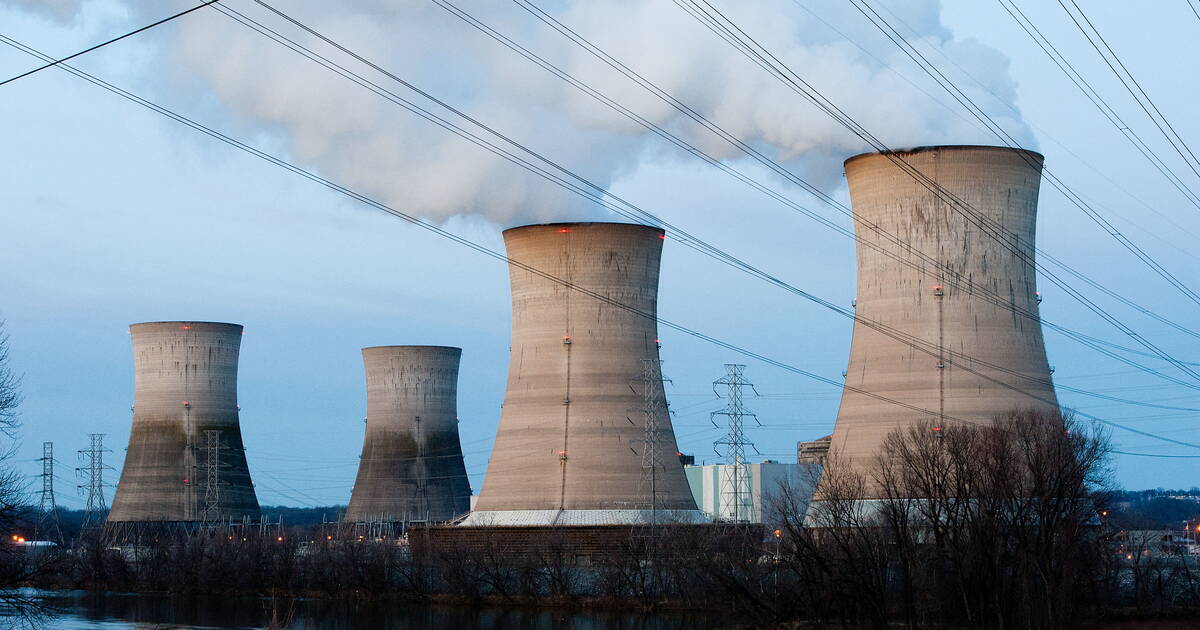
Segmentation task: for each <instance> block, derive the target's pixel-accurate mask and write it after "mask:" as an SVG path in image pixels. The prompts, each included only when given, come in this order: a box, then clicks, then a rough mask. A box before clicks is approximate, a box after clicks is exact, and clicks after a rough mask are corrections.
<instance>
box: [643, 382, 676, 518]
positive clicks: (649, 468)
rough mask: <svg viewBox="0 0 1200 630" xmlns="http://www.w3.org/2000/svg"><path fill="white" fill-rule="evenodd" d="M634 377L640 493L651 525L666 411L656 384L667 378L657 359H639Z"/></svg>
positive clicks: (656, 496) (654, 511) (660, 462)
mask: <svg viewBox="0 0 1200 630" xmlns="http://www.w3.org/2000/svg"><path fill="white" fill-rule="evenodd" d="M637 380H638V382H639V383H641V385H642V418H643V420H644V422H645V427H646V428H645V434H644V437H643V439H642V480H641V483H640V485H641V494H642V496H643V497H644V502H645V505H646V506H647V507H649V508H650V523H651V525H654V524H657V523H658V494H659V492H658V472H659V471H660V470H662V467H663V465H662V442H663V434H664V433H665V429H664V427H663V422H662V420H663V417H664V415H665V414H666V412H667V405H666V401H665V400H664V399H663V396H661V395H660V391H661V390H660V387H659V384H660V383H664V382H670V381H669V380H666V379H664V378H663V376H662V362H661V361H659V360H658V359H642V376H641V378H639V379H637Z"/></svg>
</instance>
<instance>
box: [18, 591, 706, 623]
mask: <svg viewBox="0 0 1200 630" xmlns="http://www.w3.org/2000/svg"><path fill="white" fill-rule="evenodd" d="M28 593H29V594H30V595H32V596H34V597H36V598H37V599H38V600H40V601H42V602H44V603H45V604H48V605H49V606H51V607H53V609H54V612H53V613H52V616H50V617H48V618H47V619H45V620H44V621H43V622H42V624H40V627H42V628H47V629H49V628H53V629H55V630H91V629H104V630H118V629H121V630H123V629H126V628H128V629H137V630H160V629H162V630H165V629H168V628H170V629H193V628H196V629H199V628H265V627H267V625H268V624H269V623H270V620H271V618H272V615H275V616H276V617H277V618H282V619H285V620H288V622H287V623H285V624H284V625H281V626H277V627H280V628H287V629H288V630H300V629H321V630H325V629H328V630H360V629H363V630H365V629H371V630H393V629H396V630H398V629H401V628H403V629H405V630H408V629H413V628H435V629H437V630H457V629H458V628H497V629H500V630H700V629H702V628H711V627H714V626H719V625H722V624H720V623H719V621H718V619H716V618H714V617H712V616H710V615H704V614H699V613H661V614H654V615H647V614H638V613H615V612H606V611H597V610H588V611H564V610H558V609H536V608H495V607H486V608H473V607H467V606H442V605H436V606H435V605H419V604H359V605H353V604H346V603H341V602H327V601H321V600H311V599H302V600H295V601H272V600H270V599H256V598H242V599H231V598H201V597H189V598H179V597H170V596H165V595H139V594H128V593H88V592H84V591H28ZM19 621H20V619H19V618H18V617H17V616H16V615H15V614H14V613H12V612H11V611H10V612H7V613H5V612H3V611H0V627H19V626H18V625H16V624H17V623H18V622H19Z"/></svg>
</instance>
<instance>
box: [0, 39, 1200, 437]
mask: <svg viewBox="0 0 1200 630" xmlns="http://www.w3.org/2000/svg"><path fill="white" fill-rule="evenodd" d="M0 41H4V42H5V43H7V44H9V45H10V46H13V47H15V48H17V49H19V50H22V51H23V52H26V53H27V54H31V55H34V56H39V57H43V58H45V57H46V56H45V55H44V53H40V52H38V51H36V50H34V49H32V48H30V47H28V46H26V45H24V44H21V43H20V42H17V41H16V40H13V39H12V38H9V37H7V36H3V35H0ZM58 67H60V68H62V69H64V70H66V71H68V72H71V73H72V74H74V75H76V76H78V77H80V78H83V79H85V80H87V81H89V82H91V83H93V84H94V85H97V86H99V87H102V88H104V89H106V90H109V91H112V92H114V93H116V94H118V95H119V96H122V97H123V98H126V99H127V100H130V101H132V102H134V103H136V104H138V105H140V106H142V107H145V108H147V109H150V110H151V111H154V112H156V113H159V114H161V115H163V116H166V117H168V118H171V119H172V120H175V121H176V122H179V123H180V124H183V125H186V126H188V127H191V128H192V129H194V130H196V131H199V132H201V133H204V134H205V135H208V136H210V137H212V138H214V139H216V140H219V141H221V142H224V143H226V144H229V145H230V146H233V147H235V148H237V149H239V150H242V151H244V152H246V153H249V154H251V155H253V156H255V157H258V158H260V159H262V160H264V161H267V162H269V163H271V164H273V165H275V166H278V167H280V168H283V169H285V170H288V171H290V172H292V173H294V174H296V175H299V176H301V177H304V178H305V179H308V180H310V181H312V182H314V183H317V184H320V185H322V186H324V187H326V188H329V189H331V190H333V191H335V192H339V193H341V194H343V195H345V196H347V197H350V198H352V199H355V200H356V201H359V202H360V203H363V204H364V205H368V206H371V207H373V208H375V209H377V210H380V211H383V212H385V213H387V214H390V215H392V216H395V217H397V218H400V219H401V220H404V221H406V222H408V223H411V224H413V225H416V226H418V227H421V228H423V229H426V230H428V231H430V232H433V233H435V234H437V235H438V236H441V237H443V238H446V239H448V240H451V241H453V242H456V243H459V244H460V245H463V246H466V247H468V248H470V249H473V250H475V251H477V252H479V253H482V254H484V255H486V256H489V257H492V258H495V259H497V260H500V261H504V262H506V263H508V264H509V265H511V266H515V267H518V268H521V269H523V270H525V271H527V272H529V273H532V274H535V275H538V276H541V277H543V278H546V279H547V280H550V281H552V282H555V283H558V284H561V285H563V286H564V287H566V288H568V289H570V290H574V291H577V292H580V293H583V294H585V295H588V296H589V297H592V298H594V299H597V300H600V301H602V302H606V303H609V304H611V305H613V306H616V307H618V308H622V309H624V310H628V311H630V312H631V313H633V314H635V315H638V316H641V317H647V318H651V319H655V320H656V321H657V322H658V323H660V324H662V325H664V326H666V327H668V328H671V329H673V330H676V331H678V332H681V333H684V334H686V335H689V336H692V337H694V338H697V339H700V340H703V341H706V342H708V343H711V344H714V345H717V346H719V347H722V348H725V349H727V350H730V351H733V352H737V353H738V354H741V355H743V356H748V357H750V358H753V359H756V360H759V361H762V362H764V363H767V364H769V365H773V366H775V367H778V368H780V369H783V370H786V371H789V372H792V373H795V374H800V375H803V376H806V377H808V378H811V379H814V380H817V381H820V382H823V383H826V384H828V385H831V386H834V387H840V388H843V389H845V390H848V391H853V392H855V393H858V394H861V395H864V396H867V397H869V398H872V399H876V400H880V401H882V402H886V403H889V404H893V405H896V406H899V407H902V408H906V409H909V410H910V411H914V412H916V413H920V414H926V415H938V414H937V413H936V412H932V411H930V410H928V409H924V408H921V407H918V406H916V405H911V404H908V403H905V402H903V401H899V400H895V399H891V398H888V397H886V396H883V395H880V394H877V393H874V392H870V391H867V390H863V389H861V388H856V387H852V386H849V385H846V384H844V383H840V382H838V381H836V380H834V379H830V378H827V377H823V376H820V375H818V374H815V373H813V372H809V371H807V370H803V369H801V368H799V367H797V366H795V365H792V364H789V363H786V362H783V361H780V360H777V359H773V358H770V357H768V356H766V355H763V354H760V353H757V352H754V351H751V350H748V349H746V348H742V347H740V346H737V345H734V344H732V343H729V342H726V341H723V340H721V339H718V338H716V337H713V336H711V335H708V334H706V333H703V332H701V331H698V330H695V329H691V328H688V327H686V326H683V325H681V324H677V323H675V322H672V321H669V320H666V319H662V318H658V317H656V316H655V315H654V314H652V313H647V312H644V311H641V310H639V309H637V308H635V307H632V306H629V305H627V304H624V303H621V302H618V301H616V300H614V299H612V298H609V297H608V296H606V295H602V294H599V293H596V292H594V291H590V290H588V289H586V288H583V287H579V286H577V285H574V284H572V283H570V282H567V281H565V280H563V279H561V278H557V277H555V276H553V275H552V274H549V273H546V272H544V271H541V270H539V269H536V268H534V267H532V266H529V265H527V264H524V263H521V262H519V261H515V260H512V259H509V258H508V257H507V256H505V255H504V254H502V253H500V252H497V251H495V250H492V249H490V248H488V247H486V246H483V245H480V244H478V243H475V242H474V241H471V240H470V239H467V238H465V237H461V236H458V235H456V234H453V233H451V232H449V231H447V230H445V229H443V228H441V227H438V226H436V225H434V224H432V223H429V222H427V221H424V220H422V219H419V218H417V217H415V216H413V215H410V214H408V213H405V212H403V211H400V210H397V209H395V208H392V207H391V206H388V205H386V204H384V203H382V202H379V201H377V200H375V199H372V198H370V197H367V196H366V195H363V194H361V193H358V192H356V191H354V190H352V189H349V188H347V187H345V186H342V185H340V184H337V183H336V182H334V181H332V180H329V179H327V178H324V177H321V176H319V175H317V174H315V173H313V172H311V171H308V170H305V169H303V168H300V167H298V166H296V165H294V164H291V163H290V162H287V161H285V160H283V159H281V158H278V157H276V156H273V155H271V154H269V153H266V152H264V151H262V150H260V149H257V148H255V147H252V146H250V145H248V144H246V143H244V142H241V141H239V140H236V139H234V138H232V137H230V136H228V135H225V134H223V133H221V132H218V131H216V130H214V129H212V128H210V127H207V126H205V125H202V124H200V123H198V122H196V121H193V120H191V119H190V118H187V117H186V116H183V115H181V114H178V113H176V112H174V111H172V110H169V109H167V108H165V107H162V106H160V105H157V104H155V103H153V102H151V101H149V100H147V99H144V98H142V97H140V96H137V95H136V94H133V93H132V92H129V91H127V90H124V89H122V88H119V87H117V86H115V85H113V84H111V83H108V82H106V81H104V80H102V79H99V78H97V77H95V76H93V75H91V74H88V73H86V72H83V71H81V70H79V69H77V68H74V67H72V66H70V65H69V64H60V65H59V66H58ZM1081 415H1086V414H1081ZM1086 417H1089V418H1091V419H1093V420H1095V421H1097V422H1101V423H1106V424H1111V425H1112V426H1117V427H1119V428H1122V429H1124V430H1127V431H1131V432H1134V433H1138V434H1140V435H1144V436H1147V437H1151V438H1154V439H1157V440H1161V441H1165V442H1170V443H1174V444H1178V445H1182V446H1189V447H1192V448H1200V445H1196V444H1192V443H1189V442H1183V441H1180V440H1174V439H1172V438H1166V437H1163V436H1158V435H1155V434H1152V433H1148V432H1145V431H1140V430H1137V429H1133V428H1131V427H1124V426H1121V425H1117V424H1115V423H1111V422H1109V421H1106V420H1103V419H1101V418H1097V417H1095V416H1086ZM946 419H947V420H950V421H956V422H963V423H968V424H969V423H971V422H970V421H968V420H964V419H961V418H954V417H950V416H947V417H946Z"/></svg>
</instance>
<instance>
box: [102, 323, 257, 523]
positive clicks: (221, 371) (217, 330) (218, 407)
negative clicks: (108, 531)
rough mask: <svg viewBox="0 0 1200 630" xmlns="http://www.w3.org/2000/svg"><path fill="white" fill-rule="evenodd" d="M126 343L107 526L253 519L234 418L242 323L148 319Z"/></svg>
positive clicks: (254, 512) (131, 329) (135, 327)
mask: <svg viewBox="0 0 1200 630" xmlns="http://www.w3.org/2000/svg"><path fill="white" fill-rule="evenodd" d="M129 333H130V336H131V339H132V341H133V363H134V404H133V428H132V430H131V431H130V435H129V449H128V450H127V452H126V454H125V465H124V468H123V469H122V471H121V480H120V482H119V483H118V485H117V493H116V496H115V497H114V498H113V503H112V509H111V510H110V511H109V514H108V521H109V522H110V523H123V522H142V523H145V522H154V523H195V522H214V523H215V522H219V521H226V520H229V519H233V520H241V519H243V518H246V517H249V518H252V519H257V518H259V508H258V499H257V498H256V497H255V494H254V484H253V483H252V482H251V481H250V471H249V468H248V467H247V465H246V453H245V449H244V447H243V446H242V432H241V425H240V423H239V419H238V410H239V407H238V402H237V375H238V353H239V351H240V349H241V343H242V327H241V326H240V325H238V324H222V323H214V322H151V323H143V324H133V325H132V326H130V327H129Z"/></svg>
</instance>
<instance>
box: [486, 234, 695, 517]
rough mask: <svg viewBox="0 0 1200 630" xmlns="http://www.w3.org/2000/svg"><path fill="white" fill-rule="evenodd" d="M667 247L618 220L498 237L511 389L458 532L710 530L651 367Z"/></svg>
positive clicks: (654, 368)
mask: <svg viewBox="0 0 1200 630" xmlns="http://www.w3.org/2000/svg"><path fill="white" fill-rule="evenodd" d="M664 238H665V236H664V233H663V231H662V230H660V229H658V228H654V227H649V226H645V225H633V224H624V223H553V224H545V225H529V226H524V227H518V228H513V229H510V230H506V231H505V232H504V242H505V247H506V248H507V252H508V256H509V259H510V261H511V262H510V264H509V277H510V280H511V283H512V305H513V308H512V347H511V350H510V361H509V368H508V389H507V391H506V392H505V396H504V407H503V410H502V412H501V415H500V428H499V430H498V432H497V434H496V443H495V447H494V448H493V450H492V457H491V460H490V461H489V462H488V470H487V476H486V478H485V479H484V484H483V490H482V492H481V493H480V495H479V500H478V503H477V505H476V507H475V511H473V512H472V513H471V515H470V516H469V517H468V518H467V519H466V521H464V523H463V524H464V525H467V526H479V525H496V526H510V525H609V524H613V525H615V524H639V523H649V522H699V521H703V520H704V518H703V516H702V514H701V513H700V512H699V510H698V509H697V508H696V504H695V501H694V500H693V498H692V493H691V491H690V489H689V487H688V484H687V480H686V478H685V476H684V473H683V466H682V464H680V462H679V458H678V456H677V453H678V451H677V447H676V443H675V435H674V432H673V431H672V429H671V422H670V417H669V416H668V414H667V413H666V406H665V403H664V402H663V401H664V395H663V385H662V378H661V375H660V373H659V371H658V369H657V367H658V365H659V364H658V360H659V354H658V350H659V344H658V326H657V322H656V319H655V317H656V308H657V306H656V305H657V298H658V274H659V259H660V256H661V253H662V243H663V239H664ZM560 281H562V282H566V283H569V284H570V285H571V287H574V288H571V287H568V286H564V285H563V284H562V282H560ZM648 410H649V413H647V411H648ZM648 419H649V421H650V422H651V423H652V428H653V429H654V430H652V431H650V432H649V436H650V439H649V440H648V439H647V437H648V432H647V431H646V425H647V420H648ZM647 442H651V444H650V446H649V449H651V450H649V451H648V445H647ZM648 452H649V454H648Z"/></svg>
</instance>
